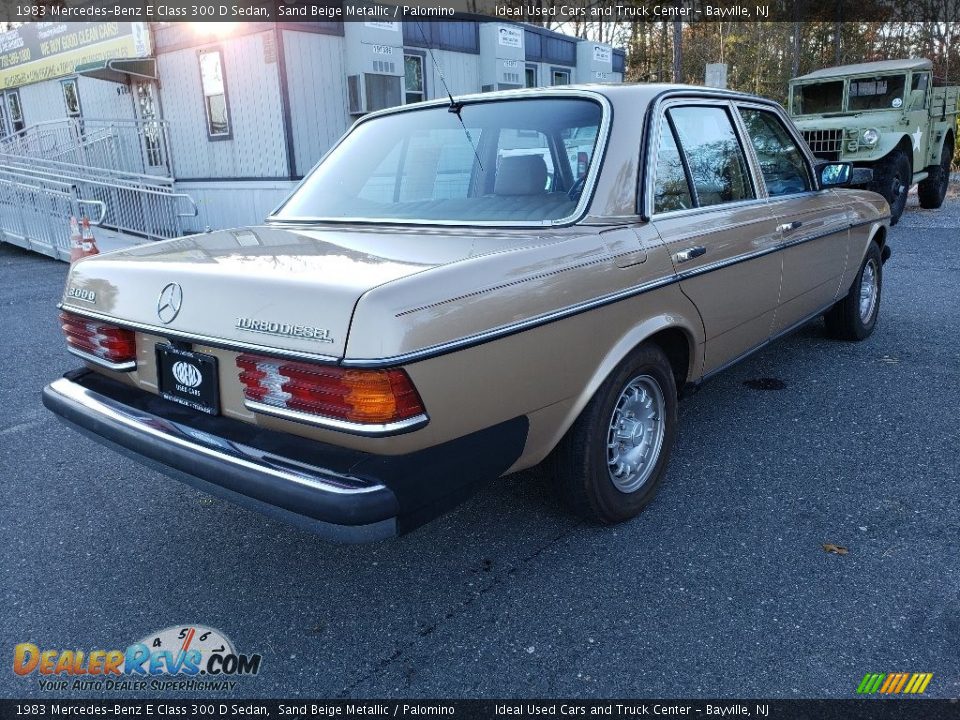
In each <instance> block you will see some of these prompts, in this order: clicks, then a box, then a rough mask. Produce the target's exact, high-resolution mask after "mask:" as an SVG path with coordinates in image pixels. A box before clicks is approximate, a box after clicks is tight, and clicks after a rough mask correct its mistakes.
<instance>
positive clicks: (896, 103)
mask: <svg viewBox="0 0 960 720" xmlns="http://www.w3.org/2000/svg"><path fill="white" fill-rule="evenodd" d="M906 80H907V76H906V75H886V76H883V77H856V78H850V91H849V96H850V97H849V101H848V103H847V109H848V110H851V111H854V110H889V109H890V108H899V107H902V106H903V87H904V85H905V84H906Z"/></svg>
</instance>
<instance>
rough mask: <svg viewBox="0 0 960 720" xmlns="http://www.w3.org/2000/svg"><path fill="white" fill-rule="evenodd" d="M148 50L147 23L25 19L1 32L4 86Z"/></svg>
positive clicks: (0, 61) (1, 86) (0, 70)
mask: <svg viewBox="0 0 960 720" xmlns="http://www.w3.org/2000/svg"><path fill="white" fill-rule="evenodd" d="M148 55H150V34H149V31H148V29H147V24H146V23H129V22H69V23H68V22H39V23H25V24H23V25H21V26H20V27H18V28H15V29H13V30H10V31H9V32H5V33H2V34H0V90H6V89H7V88H14V87H20V86H21V85H29V84H30V83H35V82H40V81H41V80H49V79H51V78H58V77H63V76H64V75H70V74H71V73H72V72H73V71H74V68H76V67H77V65H82V64H84V63H90V62H98V61H102V60H111V59H114V58H135V57H147V56H148Z"/></svg>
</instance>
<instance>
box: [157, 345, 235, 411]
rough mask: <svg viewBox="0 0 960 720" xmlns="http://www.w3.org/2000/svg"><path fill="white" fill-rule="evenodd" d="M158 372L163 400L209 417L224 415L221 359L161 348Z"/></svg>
mask: <svg viewBox="0 0 960 720" xmlns="http://www.w3.org/2000/svg"><path fill="white" fill-rule="evenodd" d="M157 370H158V372H157V378H158V380H159V386H160V396H161V397H163V398H164V399H166V400H171V401H173V402H177V403H180V404H181V405H187V406H189V407H192V408H193V409H194V410H199V411H200V412H203V413H207V414H208V415H216V414H218V413H219V412H220V388H219V383H218V382H217V359H216V358H215V357H214V356H213V355H204V354H203V353H197V352H191V351H190V350H181V349H180V348H177V347H174V346H173V345H157Z"/></svg>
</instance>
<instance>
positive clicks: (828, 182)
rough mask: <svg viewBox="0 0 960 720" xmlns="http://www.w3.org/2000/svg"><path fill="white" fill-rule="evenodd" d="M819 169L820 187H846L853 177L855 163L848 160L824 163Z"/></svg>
mask: <svg viewBox="0 0 960 720" xmlns="http://www.w3.org/2000/svg"><path fill="white" fill-rule="evenodd" d="M818 170H819V171H820V187H825V188H826V187H846V186H848V185H849V184H850V180H851V179H852V177H853V165H852V164H851V163H848V162H831V163H824V164H822V165H820V166H819V167H818Z"/></svg>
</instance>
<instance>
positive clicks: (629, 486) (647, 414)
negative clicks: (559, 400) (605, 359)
mask: <svg viewBox="0 0 960 720" xmlns="http://www.w3.org/2000/svg"><path fill="white" fill-rule="evenodd" d="M676 429H677V387H676V380H675V379H674V375H673V369H672V368H671V367H670V362H669V361H668V360H667V357H666V355H664V353H663V351H662V350H661V349H660V348H659V347H658V346H656V345H653V344H644V345H641V346H640V347H638V348H637V349H636V350H634V351H633V352H632V353H631V354H630V355H628V356H627V358H626V359H625V360H623V361H622V362H621V363H620V364H619V365H618V366H617V368H616V369H615V370H614V371H613V372H612V373H611V374H610V376H609V377H608V378H607V379H606V380H605V381H604V383H603V384H602V385H601V386H600V388H599V389H598V390H597V392H596V394H595V395H594V396H593V398H592V399H591V400H590V402H589V403H588V404H587V406H586V407H585V408H584V409H583V412H582V413H581V414H580V417H579V418H577V420H576V422H575V423H574V424H573V426H572V427H571V428H570V430H569V431H568V432H567V434H566V435H565V436H564V438H563V440H561V441H560V444H559V445H558V446H557V448H556V450H554V453H553V455H552V457H551V463H552V465H553V468H552V469H553V471H554V476H555V480H556V485H557V490H558V492H559V494H560V495H561V497H562V498H563V499H564V500H565V502H566V503H567V505H568V506H569V507H570V508H571V509H572V510H573V511H574V512H575V513H577V514H578V515H580V516H581V517H583V518H585V519H586V520H589V521H592V522H597V523H603V524H613V523H619V522H623V521H625V520H629V519H630V518H633V517H635V516H636V515H638V514H639V513H640V512H641V511H642V510H643V508H644V507H646V506H647V505H648V504H649V503H650V501H651V500H652V499H653V496H654V494H655V493H656V490H657V487H658V486H659V484H660V482H661V480H662V479H663V475H664V474H665V472H666V468H667V463H668V462H669V458H670V450H671V448H672V446H673V440H674V437H675V436H676Z"/></svg>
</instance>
